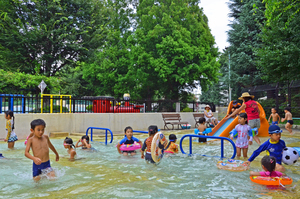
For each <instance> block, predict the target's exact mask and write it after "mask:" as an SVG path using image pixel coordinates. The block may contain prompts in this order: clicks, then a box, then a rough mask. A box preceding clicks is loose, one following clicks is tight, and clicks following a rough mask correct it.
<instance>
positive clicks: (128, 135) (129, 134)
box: [117, 126, 143, 156]
mask: <svg viewBox="0 0 300 199" xmlns="http://www.w3.org/2000/svg"><path fill="white" fill-rule="evenodd" d="M124 133H125V137H124V138H123V139H122V140H121V141H120V142H119V143H118V145H117V149H118V152H119V153H120V154H123V155H124V156H127V155H128V153H129V154H130V155H135V154H136V152H135V150H133V151H121V150H120V146H121V145H122V144H134V142H138V143H139V144H140V146H142V145H143V143H142V141H140V140H139V139H137V138H135V137H133V131H132V128H131V127H130V126H127V127H126V128H125V129H124ZM141 152H142V151H141Z"/></svg>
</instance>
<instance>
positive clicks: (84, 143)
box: [75, 135, 92, 149]
mask: <svg viewBox="0 0 300 199" xmlns="http://www.w3.org/2000/svg"><path fill="white" fill-rule="evenodd" d="M79 142H81V144H79ZM75 147H76V148H78V147H81V148H82V149H90V148H92V145H91V144H90V137H89V136H88V135H84V136H82V137H81V139H80V140H78V141H77V143H76V146H75Z"/></svg>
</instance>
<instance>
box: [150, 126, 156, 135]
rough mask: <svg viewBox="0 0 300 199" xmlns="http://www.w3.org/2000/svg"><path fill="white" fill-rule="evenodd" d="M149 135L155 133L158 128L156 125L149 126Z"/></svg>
mask: <svg viewBox="0 0 300 199" xmlns="http://www.w3.org/2000/svg"><path fill="white" fill-rule="evenodd" d="M148 131H149V135H154V134H155V133H156V132H157V131H158V128H157V126H156V125H151V126H149V127H148Z"/></svg>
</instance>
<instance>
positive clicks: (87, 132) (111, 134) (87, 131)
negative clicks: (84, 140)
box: [86, 127, 114, 145]
mask: <svg viewBox="0 0 300 199" xmlns="http://www.w3.org/2000/svg"><path fill="white" fill-rule="evenodd" d="M89 129H91V141H92V142H93V129H98V130H105V142H101V143H105V145H107V131H109V132H110V136H111V138H110V143H112V141H113V139H114V136H113V133H112V132H111V130H110V129H108V128H100V127H89V128H87V130H86V135H88V134H89Z"/></svg>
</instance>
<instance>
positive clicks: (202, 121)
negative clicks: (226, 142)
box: [198, 117, 206, 142]
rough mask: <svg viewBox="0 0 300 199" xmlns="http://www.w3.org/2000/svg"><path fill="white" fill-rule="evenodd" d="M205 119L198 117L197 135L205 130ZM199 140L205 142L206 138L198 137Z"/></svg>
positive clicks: (202, 133)
mask: <svg viewBox="0 0 300 199" xmlns="http://www.w3.org/2000/svg"><path fill="white" fill-rule="evenodd" d="M205 121H206V119H205V118H204V117H200V118H199V126H198V135H205V134H204V132H205V130H206V125H205ZM199 142H206V138H199Z"/></svg>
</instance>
